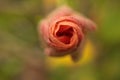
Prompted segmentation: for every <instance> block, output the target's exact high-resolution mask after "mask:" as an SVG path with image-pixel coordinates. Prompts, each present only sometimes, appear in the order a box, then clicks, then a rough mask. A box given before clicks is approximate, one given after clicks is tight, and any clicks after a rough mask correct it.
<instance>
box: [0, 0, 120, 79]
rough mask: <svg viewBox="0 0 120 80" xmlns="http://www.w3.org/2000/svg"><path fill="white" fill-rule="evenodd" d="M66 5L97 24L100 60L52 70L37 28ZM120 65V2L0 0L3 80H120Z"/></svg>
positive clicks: (95, 36)
mask: <svg viewBox="0 0 120 80" xmlns="http://www.w3.org/2000/svg"><path fill="white" fill-rule="evenodd" d="M63 4H68V5H69V6H71V7H72V8H73V9H74V10H76V11H78V12H80V13H82V14H84V15H85V16H87V17H89V18H90V19H92V20H93V21H94V22H95V23H96V24H97V31H96V32H95V33H93V34H92V36H90V38H91V41H92V42H93V45H94V47H95V51H96V52H95V55H96V57H95V58H94V60H93V61H91V62H89V63H87V64H85V65H82V66H81V65H80V66H73V67H69V66H68V67H65V66H62V65H60V66H59V67H56V68H54V69H50V68H49V65H48V64H47V63H46V62H45V60H46V56H45V55H44V54H43V49H42V47H41V43H40V41H39V37H38V32H37V25H38V22H39V21H40V19H42V18H44V17H45V16H46V15H48V14H49V12H51V11H52V10H54V9H55V8H57V7H58V6H60V5H63ZM119 61H120V0H0V80H120V62H119ZM53 65H54V64H53Z"/></svg>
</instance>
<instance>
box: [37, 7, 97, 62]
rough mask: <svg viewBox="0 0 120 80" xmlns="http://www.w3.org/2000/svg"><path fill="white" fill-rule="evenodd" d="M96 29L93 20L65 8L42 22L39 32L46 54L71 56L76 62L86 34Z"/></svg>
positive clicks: (59, 9) (61, 8) (54, 12)
mask: <svg viewBox="0 0 120 80" xmlns="http://www.w3.org/2000/svg"><path fill="white" fill-rule="evenodd" d="M95 28H96V26H95V24H94V23H93V22H92V21H91V20H89V19H87V18H86V17H84V16H82V15H81V14H78V13H76V12H74V11H73V10H71V9H70V8H69V7H67V6H63V7H60V8H58V9H57V10H55V11H53V12H52V13H51V14H50V15H49V16H47V17H46V18H45V19H43V20H41V21H40V24H39V26H38V31H39V34H40V35H41V36H42V38H43V40H44V43H45V44H46V48H45V54H47V55H49V56H64V55H67V54H70V55H71V57H72V59H73V60H74V61H75V60H77V59H78V57H79V56H80V54H81V53H80V52H81V51H82V47H83V43H84V41H85V35H86V32H87V31H93V30H95Z"/></svg>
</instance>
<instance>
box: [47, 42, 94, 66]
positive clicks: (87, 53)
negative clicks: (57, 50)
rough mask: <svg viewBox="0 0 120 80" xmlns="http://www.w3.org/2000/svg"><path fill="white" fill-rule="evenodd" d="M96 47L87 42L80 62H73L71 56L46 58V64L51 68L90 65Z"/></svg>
mask: <svg viewBox="0 0 120 80" xmlns="http://www.w3.org/2000/svg"><path fill="white" fill-rule="evenodd" d="M94 50H95V48H94V45H93V44H92V42H91V41H90V40H87V41H86V44H85V47H84V49H83V53H82V54H83V55H82V57H81V58H80V60H79V61H78V62H76V63H75V62H73V61H72V60H71V57H70V55H67V56H64V57H49V56H47V58H46V63H47V64H48V65H49V67H50V68H56V67H59V66H76V65H84V64H86V63H89V62H90V61H92V60H93V59H94Z"/></svg>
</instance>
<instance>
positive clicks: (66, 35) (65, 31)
mask: <svg viewBox="0 0 120 80" xmlns="http://www.w3.org/2000/svg"><path fill="white" fill-rule="evenodd" d="M56 36H57V37H58V40H60V41H61V42H63V43H65V44H69V43H70V40H71V37H72V36H73V28H72V27H71V26H68V25H60V28H59V30H58V32H57V33H56Z"/></svg>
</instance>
